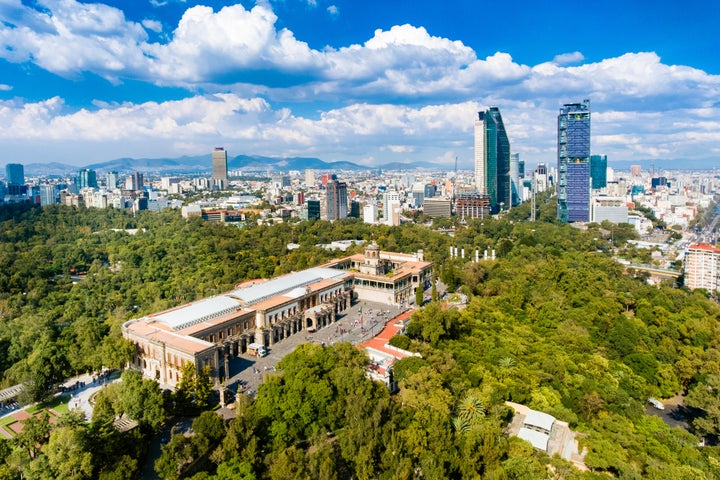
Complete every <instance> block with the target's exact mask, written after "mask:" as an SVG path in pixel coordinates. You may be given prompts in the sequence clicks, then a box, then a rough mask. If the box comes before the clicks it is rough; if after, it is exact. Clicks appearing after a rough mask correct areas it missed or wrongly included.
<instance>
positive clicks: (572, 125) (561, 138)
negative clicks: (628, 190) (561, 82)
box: [557, 100, 590, 222]
mask: <svg viewBox="0 0 720 480" xmlns="http://www.w3.org/2000/svg"><path fill="white" fill-rule="evenodd" d="M557 192H558V207H557V208H558V211H557V215H558V219H560V221H562V222H587V221H589V220H590V100H584V101H583V102H582V103H568V104H565V105H564V106H563V107H562V108H561V109H560V115H558V180H557Z"/></svg>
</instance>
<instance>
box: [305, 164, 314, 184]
mask: <svg viewBox="0 0 720 480" xmlns="http://www.w3.org/2000/svg"><path fill="white" fill-rule="evenodd" d="M305 185H306V186H308V187H314V186H315V170H313V169H312V168H308V169H307V170H305Z"/></svg>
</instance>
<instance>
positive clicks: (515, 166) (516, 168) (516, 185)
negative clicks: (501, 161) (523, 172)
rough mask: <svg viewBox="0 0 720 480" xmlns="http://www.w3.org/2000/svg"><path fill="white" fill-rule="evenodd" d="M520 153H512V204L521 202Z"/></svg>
mask: <svg viewBox="0 0 720 480" xmlns="http://www.w3.org/2000/svg"><path fill="white" fill-rule="evenodd" d="M521 188H522V186H521V185H520V154H519V153H513V154H512V155H510V195H511V201H512V205H518V204H520V190H521Z"/></svg>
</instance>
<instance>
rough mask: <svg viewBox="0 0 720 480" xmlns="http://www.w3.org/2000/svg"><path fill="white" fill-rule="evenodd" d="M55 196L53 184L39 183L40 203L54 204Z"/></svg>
mask: <svg viewBox="0 0 720 480" xmlns="http://www.w3.org/2000/svg"><path fill="white" fill-rule="evenodd" d="M56 203H58V202H57V197H56V195H55V185H40V205H41V206H43V207H44V206H45V205H55V204H56Z"/></svg>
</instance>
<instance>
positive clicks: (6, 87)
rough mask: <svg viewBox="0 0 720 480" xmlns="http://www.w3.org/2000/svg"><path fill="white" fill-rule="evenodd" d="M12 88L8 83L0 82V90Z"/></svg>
mask: <svg viewBox="0 0 720 480" xmlns="http://www.w3.org/2000/svg"><path fill="white" fill-rule="evenodd" d="M10 90H12V87H11V86H10V85H5V84H4V83H0V91H3V92H7V91H10Z"/></svg>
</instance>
